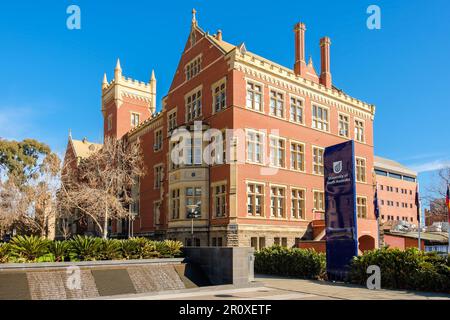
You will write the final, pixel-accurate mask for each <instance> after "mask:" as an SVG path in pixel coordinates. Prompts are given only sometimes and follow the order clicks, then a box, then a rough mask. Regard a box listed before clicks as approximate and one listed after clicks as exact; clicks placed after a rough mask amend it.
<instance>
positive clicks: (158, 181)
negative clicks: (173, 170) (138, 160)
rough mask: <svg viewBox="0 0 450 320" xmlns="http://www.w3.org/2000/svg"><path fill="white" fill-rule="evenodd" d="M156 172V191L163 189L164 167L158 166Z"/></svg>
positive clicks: (154, 184)
mask: <svg viewBox="0 0 450 320" xmlns="http://www.w3.org/2000/svg"><path fill="white" fill-rule="evenodd" d="M154 171H155V175H154V178H155V180H154V183H153V186H154V188H155V189H159V188H161V182H162V178H163V166H162V165H158V166H156V167H155V168H154Z"/></svg>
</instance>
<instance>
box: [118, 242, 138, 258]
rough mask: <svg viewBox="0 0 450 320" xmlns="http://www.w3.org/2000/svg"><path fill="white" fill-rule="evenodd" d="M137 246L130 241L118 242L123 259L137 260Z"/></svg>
mask: <svg viewBox="0 0 450 320" xmlns="http://www.w3.org/2000/svg"><path fill="white" fill-rule="evenodd" d="M138 249H139V245H138V243H137V242H136V241H133V240H132V239H129V240H120V252H121V254H122V257H124V258H125V259H137V258H138Z"/></svg>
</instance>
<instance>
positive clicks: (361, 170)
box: [356, 158, 366, 182]
mask: <svg viewBox="0 0 450 320" xmlns="http://www.w3.org/2000/svg"><path fill="white" fill-rule="evenodd" d="M356 181H358V182H366V160H365V159H362V158H356Z"/></svg>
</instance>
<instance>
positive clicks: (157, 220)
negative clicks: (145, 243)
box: [153, 201, 161, 226]
mask: <svg viewBox="0 0 450 320" xmlns="http://www.w3.org/2000/svg"><path fill="white" fill-rule="evenodd" d="M153 215H154V221H153V222H154V225H155V226H157V225H160V224H161V201H155V202H153Z"/></svg>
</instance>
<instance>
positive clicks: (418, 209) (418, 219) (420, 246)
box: [416, 182, 422, 251]
mask: <svg viewBox="0 0 450 320" xmlns="http://www.w3.org/2000/svg"><path fill="white" fill-rule="evenodd" d="M416 198H417V224H418V231H419V234H418V240H419V243H418V248H419V251H421V250H422V241H421V239H420V229H421V228H420V220H421V219H420V218H421V208H420V199H419V183H418V182H417V190H416Z"/></svg>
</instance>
